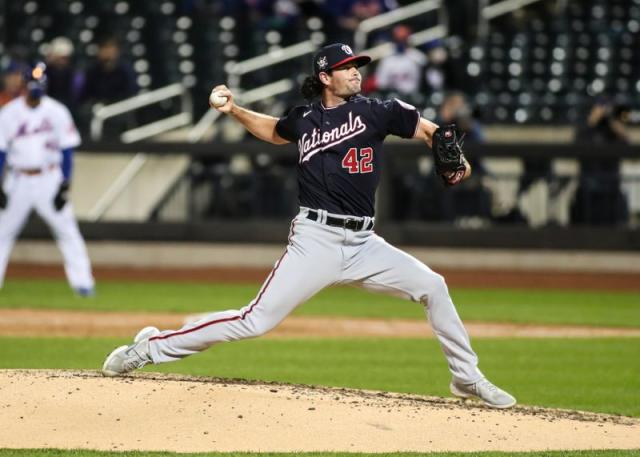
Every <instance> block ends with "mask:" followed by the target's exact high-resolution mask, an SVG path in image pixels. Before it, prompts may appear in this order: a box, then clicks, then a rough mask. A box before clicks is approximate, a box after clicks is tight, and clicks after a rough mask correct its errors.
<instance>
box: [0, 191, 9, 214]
mask: <svg viewBox="0 0 640 457" xmlns="http://www.w3.org/2000/svg"><path fill="white" fill-rule="evenodd" d="M7 203H8V199H7V194H5V193H4V190H2V187H0V209H5V208H6V207H7Z"/></svg>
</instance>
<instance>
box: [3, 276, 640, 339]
mask: <svg viewBox="0 0 640 457" xmlns="http://www.w3.org/2000/svg"><path fill="white" fill-rule="evenodd" d="M259 287H260V285H259V284H217V283H184V282H182V283H170V282H127V281H100V282H99V283H98V288H97V291H98V295H97V296H96V297H93V298H90V299H86V298H80V297H76V296H74V295H73V293H72V292H71V291H70V290H69V288H68V287H67V285H66V283H65V282H64V281H62V280H35V279H34V280H30V279H10V280H7V281H6V283H5V286H4V288H3V289H2V290H0V308H39V309H45V308H46V309H76V310H102V311H156V312H160V311H162V312H183V313H200V312H207V311H217V310H226V309H239V308H241V307H242V306H244V305H246V304H247V303H249V302H250V301H251V300H252V299H253V298H254V296H255V294H256V293H257V291H258V289H259ZM451 295H452V297H453V299H454V302H455V303H456V306H457V308H458V311H459V313H460V315H461V316H462V318H463V319H466V320H475V321H494V322H516V323H537V324H571V325H590V326H613V327H640V292H611V291H591V290H589V291H580V290H543V289H540V290H531V289H469V288H455V289H452V290H451ZM295 314H298V315H306V316H347V317H363V318H364V317H371V318H386V319H390V318H398V319H424V311H423V307H422V306H421V305H420V304H417V303H412V302H410V301H406V300H401V299H399V298H394V297H390V296H386V295H382V294H373V293H369V292H367V291H363V290H361V289H358V288H355V287H335V288H330V289H326V290H324V291H322V292H321V293H320V294H318V295H317V296H315V297H314V298H312V299H311V300H310V301H309V302H307V303H305V304H304V305H302V306H300V307H299V308H298V310H296V312H295Z"/></svg>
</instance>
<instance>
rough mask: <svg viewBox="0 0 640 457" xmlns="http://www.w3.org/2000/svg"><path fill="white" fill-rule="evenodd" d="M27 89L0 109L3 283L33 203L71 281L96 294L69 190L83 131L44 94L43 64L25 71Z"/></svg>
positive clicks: (87, 293) (83, 291) (85, 293)
mask: <svg viewBox="0 0 640 457" xmlns="http://www.w3.org/2000/svg"><path fill="white" fill-rule="evenodd" d="M26 79H27V92H26V95H23V96H21V97H18V98H16V99H15V100H13V101H12V102H10V103H8V104H7V105H5V106H4V107H3V108H2V111H0V178H1V177H2V175H3V171H4V166H5V162H6V164H7V165H8V170H7V173H6V177H5V179H4V182H3V185H2V186H0V287H2V283H3V280H4V274H5V271H6V268H7V263H8V262H9V255H10V253H11V249H12V247H13V244H14V243H15V240H16V238H17V236H18V234H19V233H20V230H21V229H22V227H23V226H24V224H25V222H26V220H27V218H28V217H29V214H30V213H31V211H32V210H33V209H35V210H36V212H37V213H38V214H39V215H40V217H42V219H44V221H45V222H46V223H47V224H48V225H49V227H50V228H51V230H52V231H53V234H54V236H55V238H56V241H57V243H58V247H59V248H60V251H61V252H62V255H63V257H64V270H65V273H66V276H67V280H68V282H69V284H70V285H71V287H72V288H73V289H74V290H75V291H76V293H77V294H78V295H81V296H91V295H93V294H94V279H93V275H92V273H91V265H90V263H89V257H88V256H87V250H86V247H85V244H84V240H83V239H82V235H80V231H79V230H78V224H77V222H76V220H75V217H74V215H73V209H72V207H71V203H69V202H68V201H67V193H68V192H69V185H70V182H71V172H72V168H73V148H75V147H77V146H78V145H79V144H80V136H79V135H78V131H77V130H76V127H75V125H74V123H73V120H72V119H71V114H70V113H69V110H68V109H67V108H66V107H65V106H64V105H62V104H61V103H59V102H57V101H56V100H54V99H52V98H50V97H47V96H46V95H45V88H46V75H45V66H44V64H38V65H37V66H35V67H34V68H33V69H31V70H30V71H29V73H28V75H27V78H26Z"/></svg>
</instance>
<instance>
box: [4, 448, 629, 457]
mask: <svg viewBox="0 0 640 457" xmlns="http://www.w3.org/2000/svg"><path fill="white" fill-rule="evenodd" d="M638 452H639V451H637V450H635V451H619V450H606V451H546V452H433V453H427V454H425V453H413V452H395V453H380V454H378V453H376V454H363V453H347V452H330V453H325V452H296V453H290V454H285V453H271V452H268V453H249V452H208V453H197V454H182V453H180V454H176V453H172V452H131V451H129V452H98V451H82V450H62V449H21V450H17V449H0V457H25V456H36V457H66V456H71V457H169V456H180V457H292V456H302V457H423V456H424V457H511V456H514V457H633V456H638Z"/></svg>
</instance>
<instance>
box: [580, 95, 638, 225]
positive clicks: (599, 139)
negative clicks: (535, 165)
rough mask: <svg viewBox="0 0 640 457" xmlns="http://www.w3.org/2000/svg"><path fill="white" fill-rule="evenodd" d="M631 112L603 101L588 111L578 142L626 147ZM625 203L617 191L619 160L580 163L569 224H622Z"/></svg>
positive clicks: (625, 107)
mask: <svg viewBox="0 0 640 457" xmlns="http://www.w3.org/2000/svg"><path fill="white" fill-rule="evenodd" d="M630 114H631V109H630V107H629V106H627V105H614V104H613V103H611V102H610V101H609V100H606V99H602V100H599V101H597V102H596V104H595V105H594V106H593V107H592V108H591V111H590V113H589V116H588V117H587V122H586V124H585V125H584V126H583V127H582V128H580V129H578V135H577V139H578V141H579V142H585V143H586V144H593V145H601V146H602V147H603V149H606V148H607V147H608V146H610V145H615V144H618V145H624V144H628V143H629V134H628V132H627V124H628V122H629V116H630ZM628 213H629V210H628V207H627V199H626V197H625V195H624V194H623V192H622V190H621V188H620V159H618V158H614V157H610V156H609V157H608V156H604V155H603V157H602V158H600V157H594V158H591V157H589V158H583V159H580V184H579V186H578V189H577V191H576V195H575V199H574V201H573V204H572V206H571V221H572V222H573V223H578V224H581V223H582V224H593V225H607V224H617V223H624V222H626V221H627V218H628Z"/></svg>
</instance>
